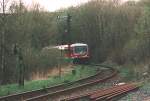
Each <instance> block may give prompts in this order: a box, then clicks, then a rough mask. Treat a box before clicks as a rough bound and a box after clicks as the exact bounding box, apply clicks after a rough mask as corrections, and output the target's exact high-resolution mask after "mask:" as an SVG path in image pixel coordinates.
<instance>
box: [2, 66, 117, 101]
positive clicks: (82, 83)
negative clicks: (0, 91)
mask: <svg viewBox="0 0 150 101" xmlns="http://www.w3.org/2000/svg"><path fill="white" fill-rule="evenodd" d="M91 66H92V68H93V66H95V68H96V67H97V68H98V67H103V68H107V70H99V71H98V72H97V74H95V75H93V76H89V77H87V78H83V79H80V80H77V81H75V82H71V83H68V84H59V85H56V86H53V87H47V88H44V89H39V90H34V91H28V92H23V93H18V94H12V95H8V96H3V97H0V101H47V100H48V99H49V98H51V97H53V96H55V97H57V96H58V95H61V94H66V93H71V92H72V91H75V90H77V89H82V88H84V87H88V86H91V85H94V84H96V83H98V82H104V81H106V80H108V79H110V78H112V77H114V76H115V75H116V74H117V71H116V70H115V69H113V68H112V67H107V66H104V65H93V64H92V65H91ZM103 75H107V76H105V77H103Z"/></svg>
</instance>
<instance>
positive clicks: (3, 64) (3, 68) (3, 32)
mask: <svg viewBox="0 0 150 101" xmlns="http://www.w3.org/2000/svg"><path fill="white" fill-rule="evenodd" d="M2 6H3V10H2V25H3V27H2V34H1V70H2V83H5V80H4V75H5V18H6V17H5V0H3V2H2Z"/></svg>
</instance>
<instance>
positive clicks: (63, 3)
mask: <svg viewBox="0 0 150 101" xmlns="http://www.w3.org/2000/svg"><path fill="white" fill-rule="evenodd" d="M15 1H19V0H15ZM88 1H89V0H22V2H24V4H25V5H27V6H30V5H31V4H32V3H33V2H34V3H39V4H40V5H41V6H42V7H43V8H44V9H46V10H48V11H55V10H58V9H60V8H67V7H70V6H76V5H79V4H81V3H86V2H88ZM124 1H127V0H124ZM135 1H137V0H135Z"/></svg>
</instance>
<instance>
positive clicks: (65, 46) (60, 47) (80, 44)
mask: <svg viewBox="0 0 150 101" xmlns="http://www.w3.org/2000/svg"><path fill="white" fill-rule="evenodd" d="M76 46H88V45H87V44H84V43H74V44H71V45H70V47H76ZM53 48H56V49H59V50H65V49H68V45H59V46H49V47H45V48H44V49H53Z"/></svg>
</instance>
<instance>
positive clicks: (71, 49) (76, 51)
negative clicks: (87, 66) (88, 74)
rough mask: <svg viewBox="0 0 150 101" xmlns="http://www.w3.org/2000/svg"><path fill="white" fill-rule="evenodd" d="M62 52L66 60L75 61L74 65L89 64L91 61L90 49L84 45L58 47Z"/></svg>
mask: <svg viewBox="0 0 150 101" xmlns="http://www.w3.org/2000/svg"><path fill="white" fill-rule="evenodd" d="M57 47H58V49H60V50H62V51H63V53H64V57H65V58H69V59H72V60H73V63H75V64H76V63H87V62H88V60H89V48H88V45H87V44H84V43H74V44H69V45H60V46H57Z"/></svg>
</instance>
